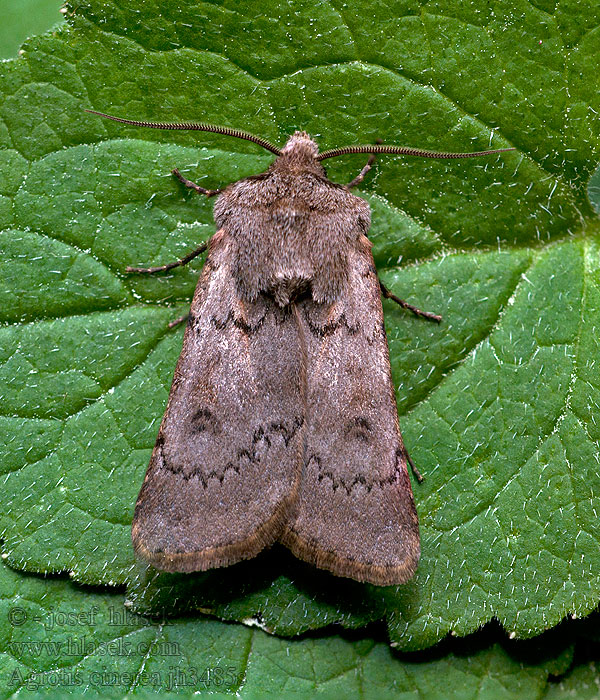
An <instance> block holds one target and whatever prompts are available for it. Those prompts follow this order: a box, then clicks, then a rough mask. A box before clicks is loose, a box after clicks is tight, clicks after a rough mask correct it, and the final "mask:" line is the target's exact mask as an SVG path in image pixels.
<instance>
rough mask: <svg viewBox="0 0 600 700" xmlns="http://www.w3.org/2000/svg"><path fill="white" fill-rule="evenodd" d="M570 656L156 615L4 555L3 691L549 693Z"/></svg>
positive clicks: (565, 647)
mask: <svg viewBox="0 0 600 700" xmlns="http://www.w3.org/2000/svg"><path fill="white" fill-rule="evenodd" d="M548 641H550V640H548ZM446 646H448V645H446ZM571 662H572V642H571V640H570V639H568V638H565V636H564V635H563V639H562V640H557V639H553V640H552V642H551V644H550V643H547V644H545V645H544V646H540V645H538V646H537V647H536V648H530V647H523V645H522V644H521V645H515V644H514V643H513V644H507V643H504V644H499V643H498V642H495V641H493V639H492V638H486V637H481V636H480V638H479V639H475V638H474V639H472V640H468V643H467V644H464V643H463V644H457V643H456V641H455V643H454V644H453V645H452V648H451V649H450V650H448V653H446V654H445V655H444V656H440V655H439V654H429V655H414V654H402V655H400V654H397V653H395V652H394V651H393V650H392V649H390V647H389V646H388V645H387V644H386V643H385V642H382V641H377V640H375V639H370V638H369V637H365V636H358V635H356V634H354V635H348V634H344V635H332V636H330V637H327V638H311V637H308V638H305V639H302V640H285V639H281V638H278V637H274V636H270V635H267V634H265V633H264V632H263V631H262V630H260V629H257V628H256V626H255V627H243V626H241V625H228V624H226V623H224V622H218V621H216V620H208V619H203V620H202V619H200V620H195V619H187V618H181V619H178V618H173V617H172V615H170V616H169V618H168V619H166V620H165V619H159V620H154V621H153V620H149V619H144V618H142V617H138V616H137V615H134V614H132V613H131V612H130V610H129V609H128V608H127V607H125V606H124V605H123V598H122V595H121V594H118V593H108V592H99V591H97V590H89V589H86V588H84V587H81V586H78V585H76V584H72V583H69V582H67V581H62V580H58V579H52V578H50V579H43V578H40V577H36V576H26V575H23V574H19V573H16V572H14V571H11V570H10V569H8V568H7V567H6V566H4V565H2V564H0V688H1V689H2V690H0V697H2V698H9V697H17V696H20V695H22V694H28V693H34V692H36V691H37V693H38V694H39V695H41V696H46V695H47V694H54V695H56V694H57V693H59V694H60V695H61V697H62V696H63V695H70V696H75V697H80V696H82V697H102V698H122V697H124V696H125V695H127V696H128V697H129V696H130V695H132V696H138V695H142V696H144V697H146V696H150V695H151V696H152V697H156V695H155V693H161V696H166V695H169V696H170V695H177V696H181V697H190V698H191V697H198V695H200V696H204V695H209V694H210V695H211V697H214V693H221V694H222V695H223V696H224V697H238V698H248V699H254V698H262V697H296V696H298V697H300V696H302V697H307V696H308V695H310V696H311V697H312V696H313V695H317V694H318V695H319V697H321V696H323V697H326V698H329V697H331V698H339V697H340V696H345V697H361V698H381V697H386V698H390V699H394V698H399V699H400V698H401V699H403V700H405V699H407V698H419V697H426V698H431V700H436V699H437V698H440V700H441V699H442V698H457V700H458V699H459V698H460V700H470V699H471V698H472V699H473V700H475V699H476V698H477V699H479V700H485V699H486V698H490V700H511V699H513V698H514V699H515V700H516V699H517V698H523V697H527V698H542V697H544V696H545V692H546V691H547V689H548V688H549V687H550V688H552V686H550V685H549V683H548V679H549V676H550V674H552V675H554V676H557V675H561V674H563V673H564V672H565V671H566V670H567V669H568V668H569V667H570V665H571ZM577 672H584V673H586V672H587V673H588V675H590V674H592V673H593V669H592V667H587V668H586V667H582V668H581V669H575V671H574V673H577ZM567 678H568V677H567ZM36 696H37V695H36ZM590 697H591V696H590Z"/></svg>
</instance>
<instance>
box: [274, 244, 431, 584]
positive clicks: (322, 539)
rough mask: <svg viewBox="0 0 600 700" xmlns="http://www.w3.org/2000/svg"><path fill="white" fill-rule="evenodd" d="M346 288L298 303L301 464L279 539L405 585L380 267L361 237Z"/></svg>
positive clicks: (406, 561)
mask: <svg viewBox="0 0 600 700" xmlns="http://www.w3.org/2000/svg"><path fill="white" fill-rule="evenodd" d="M349 269H350V276H349V281H348V287H347V290H346V292H345V293H344V294H343V295H342V296H341V297H340V299H339V300H338V301H337V302H335V303H334V304H333V305H331V306H326V305H323V304H315V303H314V302H312V301H310V300H307V301H305V302H303V303H302V304H301V305H300V319H301V329H302V330H303V335H304V337H305V338H306V344H307V366H308V389H307V411H306V423H307V428H306V430H307V432H306V448H305V457H304V459H305V466H304V471H303V475H302V482H301V487H300V494H299V497H298V503H297V507H296V510H295V516H294V518H293V519H292V520H291V521H290V523H289V524H288V527H287V529H286V531H285V532H284V534H283V535H282V538H281V541H282V542H283V543H284V544H285V545H286V546H287V547H289V548H290V549H291V551H292V552H293V553H294V554H295V555H296V556H297V557H299V558H300V559H304V560H305V561H308V562H310V563H311V564H315V565H316V566H318V567H321V568H324V569H327V570H329V571H331V572H333V573H334V574H337V575H338V576H349V577H350V578H353V579H356V580H358V581H368V582H370V583H374V584H377V585H393V584H400V583H405V582H406V581H408V580H409V579H410V578H411V577H412V576H413V575H414V573H415V571H416V568H417V562H418V560H419V554H420V545H419V524H418V519H417V511H416V509H415V503H414V499H413V495H412V490H411V485H410V479H409V476H408V472H407V465H406V453H405V450H404V445H403V443H402V437H401V435H400V429H399V427H398V413H397V408H396V400H395V395H394V387H393V384H392V377H391V372H390V360H389V352H388V347H387V340H386V335H385V329H384V325H383V310H382V306H381V296H380V288H379V281H378V278H377V272H376V270H375V265H374V262H373V257H372V255H371V252H370V244H369V242H368V241H367V239H366V238H364V236H363V237H361V240H360V243H359V245H358V246H357V248H356V249H355V250H351V251H349Z"/></svg>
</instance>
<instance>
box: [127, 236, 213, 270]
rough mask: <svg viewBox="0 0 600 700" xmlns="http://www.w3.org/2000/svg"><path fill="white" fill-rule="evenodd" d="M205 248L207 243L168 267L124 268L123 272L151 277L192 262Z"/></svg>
mask: <svg viewBox="0 0 600 700" xmlns="http://www.w3.org/2000/svg"><path fill="white" fill-rule="evenodd" d="M207 248H208V243H203V244H202V245H201V246H200V247H199V248H196V250H192V252H191V253H188V254H187V255H186V256H185V257H183V258H181V260H177V262H172V263H169V264H168V265H160V266H159V267H126V268H125V272H142V273H144V274H148V275H152V274H154V273H155V272H166V271H167V270H172V269H173V268H174V267H180V266H181V265H187V264H188V263H189V262H190V260H193V259H194V258H195V257H197V256H198V255H200V253H204V251H205V250H206V249H207Z"/></svg>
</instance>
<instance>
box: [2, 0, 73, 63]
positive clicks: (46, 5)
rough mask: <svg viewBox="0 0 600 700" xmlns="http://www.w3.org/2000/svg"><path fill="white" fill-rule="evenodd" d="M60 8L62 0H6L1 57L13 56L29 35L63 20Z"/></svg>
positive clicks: (3, 6)
mask: <svg viewBox="0 0 600 700" xmlns="http://www.w3.org/2000/svg"><path fill="white" fill-rule="evenodd" d="M60 8H61V2H60V0H4V2H3V3H2V24H0V58H13V56H16V55H17V51H18V49H19V46H20V45H21V43H22V42H24V41H25V39H26V38H27V37H29V36H32V35H33V34H40V33H41V32H44V31H46V29H49V28H50V27H52V26H53V25H55V24H58V23H59V22H61V21H62V14H60Z"/></svg>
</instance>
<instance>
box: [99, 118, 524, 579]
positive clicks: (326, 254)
mask: <svg viewBox="0 0 600 700" xmlns="http://www.w3.org/2000/svg"><path fill="white" fill-rule="evenodd" d="M88 111H89V110H88ZM93 113H95V114H100V116H104V117H107V118H109V119H113V120H115V121H119V122H122V123H124V124H131V125H134V126H145V127H151V128H157V129H195V130H200V131H212V132H216V133H221V134H228V135H230V136H235V137H237V138H243V139H247V140H250V141H254V142H255V143H258V144H260V145H261V146H263V147H265V148H267V149H268V150H269V151H271V152H272V153H274V154H275V155H276V156H277V159H276V160H275V161H274V162H273V164H272V165H271V166H270V167H269V168H268V170H267V171H266V172H265V173H262V174H260V175H254V176H251V177H247V178H244V179H243V180H240V181H239V182H235V183H233V184H231V185H228V186H227V187H226V188H225V189H224V190H206V189H204V188H202V187H200V186H198V185H196V184H194V183H193V182H190V181H189V180H186V179H185V178H183V177H182V176H181V174H180V173H179V171H177V170H174V171H173V173H174V174H175V175H176V176H177V177H178V178H179V179H180V180H181V181H182V182H183V184H184V185H186V186H187V187H190V188H192V189H195V190H196V191H197V192H199V193H202V194H206V195H208V196H212V195H216V194H219V197H218V199H217V201H216V204H215V208H214V217H215V221H216V224H217V229H218V230H217V232H216V234H215V235H214V236H213V237H212V239H211V240H210V242H209V244H208V256H207V259H206V263H205V265H204V269H203V271H202V274H201V277H200V280H199V282H198V286H197V288H196V292H195V294H194V299H193V301H192V306H191V310H190V314H189V318H188V324H187V328H186V331H185V337H184V341H183V349H182V351H181V355H180V357H179V361H178V363H177V367H176V369H175V375H174V378H173V384H172V387H171V392H170V395H169V400H168V404H167V408H166V411H165V415H164V418H163V421H162V424H161V426H160V430H159V433H158V438H157V440H156V445H155V447H154V451H153V453H152V458H151V460H150V466H149V467H148V471H147V474H146V478H145V479H144V483H143V486H142V488H141V491H140V494H139V497H138V500H137V505H136V508H135V515H134V520H133V529H132V538H133V545H134V548H135V551H136V553H137V554H138V555H139V556H140V557H141V558H143V559H144V560H145V561H147V562H149V563H150V564H152V565H153V566H154V567H156V568H157V569H161V570H163V571H181V572H190V571H204V570H206V569H211V568H214V567H219V566H227V565H230V564H234V563H236V562H239V561H241V560H242V559H249V558H251V557H254V556H255V555H257V554H258V553H259V552H260V551H261V550H263V549H264V548H265V547H269V546H270V545H272V544H274V543H275V542H281V543H283V544H284V545H285V546H286V547H288V548H289V549H290V550H291V551H292V552H293V553H294V554H295V555H296V556H297V557H299V558H300V559H303V560H304V561H306V562H309V563H311V564H314V565H315V566H317V567H320V568H323V569H327V570H328V571H330V572H331V573H333V574H336V575H338V576H347V577H350V578H352V579H356V580H357V581H368V582H370V583H373V584H377V585H391V584H401V583H404V582H406V581H408V580H409V579H410V578H411V577H412V576H413V575H414V573H415V570H416V567H417V563H418V560H419V553H420V544H419V524H418V519H417V512H416V509H415V503H414V499H413V495H412V490H411V484H410V480H409V476H408V471H407V459H408V461H409V463H410V459H409V458H408V454H407V452H406V450H405V448H404V445H403V442H402V437H401V435H400V429H399V426H398V414H397V409H396V401H395V395H394V387H393V384H392V379H391V374H390V360H389V353H388V346H387V340H386V335H385V328H384V323H383V310H382V305H381V294H382V293H383V294H384V296H386V297H388V298H392V299H394V300H395V301H397V302H398V303H400V304H401V305H402V306H403V307H404V308H408V309H409V310H411V311H412V312H413V313H415V314H417V315H420V316H424V317H427V318H430V319H433V320H436V321H439V320H440V317H439V316H435V315H434V314H430V313H426V312H422V311H420V310H419V309H417V308H415V307H413V306H411V305H410V304H407V303H406V302H404V301H403V300H401V299H398V298H397V297H395V296H394V295H393V294H391V293H390V292H389V291H388V290H387V289H386V288H385V287H384V286H383V285H382V284H381V283H380V282H379V279H378V276H377V270H376V269H375V264H374V262H373V256H372V254H371V243H370V242H369V240H368V238H367V233H368V231H369V225H370V210H369V205H368V204H367V203H366V202H365V201H364V200H363V199H361V198H359V197H356V196H355V195H353V194H352V193H351V192H350V188H351V187H354V186H355V185H357V184H359V183H360V182H361V181H362V180H363V178H364V176H365V174H366V173H367V172H368V170H369V169H370V167H371V164H372V162H373V160H374V155H373V154H375V153H398V154H405V155H416V156H423V157H427V158H469V157H472V156H480V155H488V154H492V153H499V152H502V151H506V150H513V149H498V150H492V151H483V152H479V153H435V152H431V151H422V150H419V149H412V148H404V147H398V146H385V145H381V144H377V145H373V146H349V147H345V148H339V149H334V150H331V151H326V152H324V153H321V154H319V151H318V147H317V144H316V143H315V142H314V141H313V140H312V139H311V138H310V137H309V136H308V135H307V134H306V133H304V132H300V131H297V132H296V133H294V135H293V136H292V137H291V138H290V139H289V140H288V142H287V143H286V145H285V146H284V147H283V148H282V149H279V148H276V147H275V146H273V145H271V144H270V143H269V142H268V141H265V140H264V139H261V138H259V137H256V136H252V135H251V134H247V133H245V132H241V131H237V130H234V129H229V128H227V127H219V126H212V125H208V124H163V123H154V122H138V121H132V120H127V119H120V118H117V117H110V116H109V115H106V114H101V113H99V112H93ZM347 153H369V154H372V155H371V157H370V158H369V161H368V163H367V164H366V165H365V167H364V168H363V169H362V171H361V172H360V174H359V175H358V176H357V177H356V178H354V180H353V181H352V182H351V183H350V184H348V185H338V184H335V183H333V182H331V181H330V180H329V179H328V178H327V175H326V173H325V170H324V168H323V166H322V165H321V162H322V161H323V160H325V159H326V158H331V157H334V156H339V155H343V154H347ZM206 247H207V246H206V245H204V246H201V247H200V248H198V249H197V250H195V251H193V252H192V253H190V254H189V255H187V256H186V257H185V258H183V260H180V261H178V262H175V263H171V264H169V265H164V266H162V267H158V268H128V270H129V271H135V272H159V271H162V270H167V269H171V268H173V267H176V266H177V265H183V264H185V263H187V262H189V261H190V260H191V259H193V258H194V257H195V256H196V255H199V254H200V253H201V252H202V251H203V250H205V248H206ZM410 464H411V466H412V463H410ZM415 473H416V474H417V475H418V472H415Z"/></svg>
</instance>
